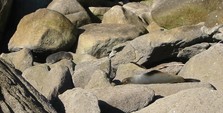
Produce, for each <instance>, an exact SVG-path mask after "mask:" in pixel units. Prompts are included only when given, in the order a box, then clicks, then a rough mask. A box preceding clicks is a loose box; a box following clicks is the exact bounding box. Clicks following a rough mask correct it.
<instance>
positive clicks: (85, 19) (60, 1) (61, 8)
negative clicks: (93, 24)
mask: <svg viewBox="0 0 223 113" xmlns="http://www.w3.org/2000/svg"><path fill="white" fill-rule="evenodd" d="M47 8H48V9H51V10H55V11H58V12H60V13H61V14H63V15H65V16H66V17H67V18H68V19H69V20H70V21H71V22H72V23H73V24H74V25H75V26H77V27H79V26H82V25H85V24H88V23H90V21H91V19H90V17H89V16H88V14H87V12H86V11H85V9H84V8H83V7H82V6H81V5H80V4H79V2H77V0H66V1H64V0H53V1H52V2H51V3H50V4H49V5H48V6H47Z"/></svg>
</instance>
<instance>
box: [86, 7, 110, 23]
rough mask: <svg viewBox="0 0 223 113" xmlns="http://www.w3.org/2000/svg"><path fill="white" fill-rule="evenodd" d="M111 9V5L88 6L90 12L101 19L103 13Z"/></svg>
mask: <svg viewBox="0 0 223 113" xmlns="http://www.w3.org/2000/svg"><path fill="white" fill-rule="evenodd" d="M109 9H111V7H89V10H90V11H91V13H92V14H93V15H94V16H96V17H97V19H99V20H102V19H103V16H104V14H105V13H106V12H107V11H108V10H109Z"/></svg>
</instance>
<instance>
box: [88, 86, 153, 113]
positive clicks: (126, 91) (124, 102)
mask: <svg viewBox="0 0 223 113" xmlns="http://www.w3.org/2000/svg"><path fill="white" fill-rule="evenodd" d="M89 91H90V92H92V93H93V94H95V95H96V96H97V98H98V100H99V106H100V108H101V111H102V113H104V112H106V113H123V112H124V113H130V112H133V111H136V110H139V109H142V108H143V107H145V106H147V105H148V104H149V103H151V102H152V101H153V97H154V91H153V90H151V89H149V88H146V87H144V86H133V85H120V86H115V87H108V88H99V89H93V90H89Z"/></svg>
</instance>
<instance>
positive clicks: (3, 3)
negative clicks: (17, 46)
mask: <svg viewBox="0 0 223 113" xmlns="http://www.w3.org/2000/svg"><path fill="white" fill-rule="evenodd" d="M11 6H12V0H0V37H1V38H0V40H2V35H3V32H4V30H5V26H6V22H7V19H8V16H9V14H10V10H11Z"/></svg>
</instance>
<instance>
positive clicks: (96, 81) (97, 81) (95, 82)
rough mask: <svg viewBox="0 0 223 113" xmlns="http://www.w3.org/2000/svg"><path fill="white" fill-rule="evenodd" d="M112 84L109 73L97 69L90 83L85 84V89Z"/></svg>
mask: <svg viewBox="0 0 223 113" xmlns="http://www.w3.org/2000/svg"><path fill="white" fill-rule="evenodd" d="M110 86H111V84H110V80H109V78H108V75H107V74H106V73H105V72H103V71H101V70H96V71H95V72H94V73H93V75H92V77H91V79H90V80H89V82H88V84H87V85H86V86H85V89H93V88H106V87H110Z"/></svg>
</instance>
